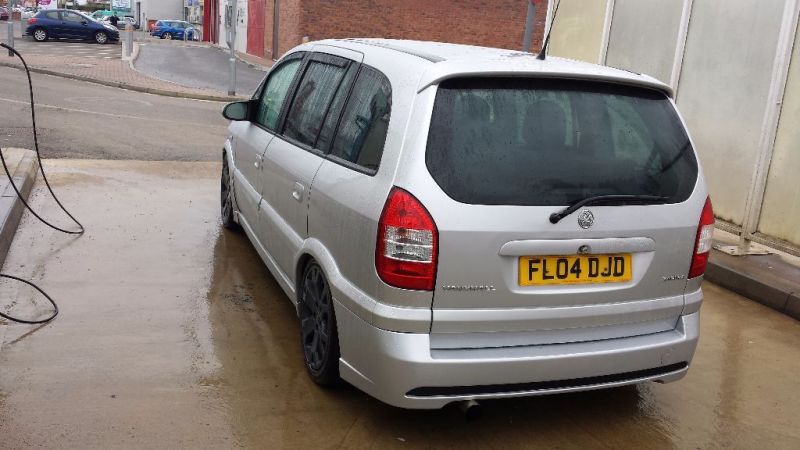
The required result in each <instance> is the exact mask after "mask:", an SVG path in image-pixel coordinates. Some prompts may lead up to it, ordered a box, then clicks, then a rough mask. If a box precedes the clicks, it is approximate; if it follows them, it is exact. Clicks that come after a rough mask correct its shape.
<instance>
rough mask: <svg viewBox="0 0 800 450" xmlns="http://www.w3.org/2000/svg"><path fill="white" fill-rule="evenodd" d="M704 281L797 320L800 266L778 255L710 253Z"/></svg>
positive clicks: (798, 313) (799, 317) (798, 317)
mask: <svg viewBox="0 0 800 450" xmlns="http://www.w3.org/2000/svg"><path fill="white" fill-rule="evenodd" d="M705 278H706V279H707V280H708V281H711V282H713V283H717V284H719V285H720V286H723V287H725V288H726V289H730V290H731V291H733V292H736V293H738V294H740V295H743V296H745V297H747V298H749V299H751V300H754V301H756V302H758V303H761V304H763V305H766V306H768V307H770V308H772V309H774V310H776V311H779V312H781V313H785V314H788V315H790V316H792V317H794V318H796V319H800V305H798V304H797V301H796V300H792V299H793V298H794V299H796V298H797V296H798V295H800V267H797V266H795V265H793V264H790V263H788V262H786V261H785V260H784V259H783V258H781V256H779V255H776V254H772V255H747V256H732V255H728V254H725V253H723V252H720V251H718V250H712V251H711V256H710V258H709V264H708V269H707V270H706V275H705Z"/></svg>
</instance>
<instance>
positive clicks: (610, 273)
mask: <svg viewBox="0 0 800 450" xmlns="http://www.w3.org/2000/svg"><path fill="white" fill-rule="evenodd" d="M632 277H633V267H632V264H631V255H630V254H616V255H574V256H523V257H521V258H519V284H520V286H540V285H545V284H591V283H622V282H625V281H630V280H631V278H632Z"/></svg>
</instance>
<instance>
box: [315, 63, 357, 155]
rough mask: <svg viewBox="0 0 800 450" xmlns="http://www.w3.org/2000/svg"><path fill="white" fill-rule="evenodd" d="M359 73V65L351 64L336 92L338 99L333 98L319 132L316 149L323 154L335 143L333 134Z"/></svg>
mask: <svg viewBox="0 0 800 450" xmlns="http://www.w3.org/2000/svg"><path fill="white" fill-rule="evenodd" d="M357 73H358V65H357V64H351V65H350V68H349V69H347V74H345V76H344V80H342V83H341V84H340V85H339V90H338V91H337V92H336V97H334V98H333V103H331V107H330V108H329V109H328V116H327V117H326V118H325V124H324V125H322V130H321V131H320V132H319V137H318V138H317V145H316V147H317V148H318V149H320V150H322V151H323V152H327V151H328V147H330V145H331V141H333V133H335V132H336V125H338V124H339V117H340V116H341V115H342V109H344V103H345V102H346V101H347V96H348V95H349V94H350V88H351V87H352V85H353V79H354V78H355V77H356V74H357Z"/></svg>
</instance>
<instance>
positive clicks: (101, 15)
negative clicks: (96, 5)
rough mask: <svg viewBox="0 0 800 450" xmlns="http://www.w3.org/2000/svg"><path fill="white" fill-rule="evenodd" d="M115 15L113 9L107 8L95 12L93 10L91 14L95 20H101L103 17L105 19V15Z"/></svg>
mask: <svg viewBox="0 0 800 450" xmlns="http://www.w3.org/2000/svg"><path fill="white" fill-rule="evenodd" d="M113 15H114V12H113V11H109V10H107V9H101V10H99V11H95V12H93V13H92V14H91V15H90V17H91V18H92V19H94V20H97V21H99V20H101V19H103V18H105V17H111V16H113Z"/></svg>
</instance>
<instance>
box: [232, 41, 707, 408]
mask: <svg viewBox="0 0 800 450" xmlns="http://www.w3.org/2000/svg"><path fill="white" fill-rule="evenodd" d="M224 115H225V117H226V118H228V119H230V120H232V121H233V122H232V123H231V125H230V128H229V131H230V136H229V138H228V139H227V141H226V142H225V146H224V151H223V169H222V220H223V223H224V225H225V226H227V227H231V228H236V227H241V228H242V229H243V230H244V232H245V233H246V234H247V236H248V237H249V238H250V240H251V241H252V243H253V245H254V246H255V248H256V250H257V251H258V252H259V254H260V255H261V257H262V259H263V260H264V262H265V263H266V265H267V266H268V267H269V269H270V271H271V272H272V274H273V275H274V276H275V279H276V280H278V283H279V284H280V285H281V286H282V288H283V289H284V291H285V292H286V294H287V296H288V297H289V299H290V300H291V301H292V302H293V303H294V304H295V306H296V308H297V315H298V317H299V322H300V326H299V328H300V340H301V348H302V355H303V358H304V360H305V364H306V366H307V368H308V373H309V375H310V376H311V378H312V379H313V380H314V381H316V382H317V383H319V384H322V385H328V384H332V383H335V382H336V381H337V380H339V379H340V377H341V378H342V379H344V380H346V381H347V382H349V383H351V384H353V385H354V386H356V387H358V388H359V389H361V390H363V391H365V392H367V393H368V394H370V395H372V396H374V397H376V398H378V399H380V400H382V401H384V402H386V403H388V404H391V405H396V406H399V407H404V408H440V407H442V406H444V405H446V404H448V403H451V402H456V401H465V400H479V399H484V398H502V397H517V396H527V395H540V394H550V393H558V392H572V391H581V390H589V389H598V388H607V387H614V386H621V385H626V384H633V383H641V382H644V381H657V382H670V381H675V380H677V379H679V378H681V377H683V376H684V375H685V374H686V372H687V370H688V367H689V363H690V362H691V360H692V356H693V355H694V351H695V347H696V345H697V339H698V329H699V327H698V324H699V310H700V305H701V303H702V299H703V294H702V291H701V289H700V284H701V282H702V279H703V277H702V275H703V272H704V271H705V266H706V262H707V259H708V252H709V250H710V245H711V233H712V231H713V223H714V216H713V213H712V210H711V204H710V202H709V199H708V192H707V189H706V184H705V182H704V180H703V176H702V172H701V170H700V166H699V163H698V159H697V156H696V153H695V149H694V147H693V145H692V141H691V139H690V137H689V134H688V132H687V131H686V127H685V124H684V123H683V121H682V119H681V117H680V115H679V114H678V112H677V110H676V108H675V104H674V102H673V100H672V91H671V89H670V88H669V87H668V86H666V85H664V84H663V83H661V82H659V81H657V80H655V79H653V78H650V77H647V76H643V75H638V74H634V73H630V72H627V71H622V70H616V69H611V68H607V67H600V66H596V65H592V64H585V63H580V62H575V61H568V60H563V59H558V58H548V59H547V60H545V61H540V60H537V59H536V58H535V57H534V56H532V55H530V54H527V53H520V52H515V51H509V50H500V49H490V48H479V47H469V46H461V45H451V44H441V43H428V42H413V41H395V40H372V39H347V40H326V41H319V42H312V43H308V44H304V45H301V46H299V47H297V48H295V49H293V50H291V51H290V52H289V53H288V54H286V55H285V56H284V57H283V58H282V59H281V60H280V61H279V62H277V63H276V64H275V65H274V67H273V69H272V70H271V71H270V72H269V74H268V75H267V77H266V79H265V81H264V82H263V83H262V85H261V87H260V88H258V90H257V91H256V92H255V94H254V95H253V97H252V100H250V101H246V102H239V103H232V104H230V105H228V106H227V107H226V108H225V110H224ZM298 357H299V356H298Z"/></svg>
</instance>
